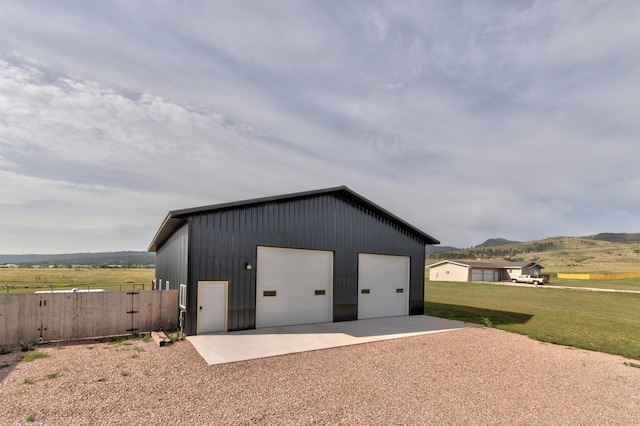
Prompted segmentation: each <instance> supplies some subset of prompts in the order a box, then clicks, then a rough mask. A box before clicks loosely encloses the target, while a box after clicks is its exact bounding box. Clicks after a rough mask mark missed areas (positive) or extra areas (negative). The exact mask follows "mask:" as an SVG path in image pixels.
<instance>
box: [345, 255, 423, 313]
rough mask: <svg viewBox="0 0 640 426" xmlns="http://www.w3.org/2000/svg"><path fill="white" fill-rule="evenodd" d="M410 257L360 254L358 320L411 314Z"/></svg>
mask: <svg viewBox="0 0 640 426" xmlns="http://www.w3.org/2000/svg"><path fill="white" fill-rule="evenodd" d="M410 260H411V259H410V258H409V257H407V256H384V255H378V254H362V253H361V254H359V256H358V319H365V318H381V317H393V316H402V315H408V314H409V265H410Z"/></svg>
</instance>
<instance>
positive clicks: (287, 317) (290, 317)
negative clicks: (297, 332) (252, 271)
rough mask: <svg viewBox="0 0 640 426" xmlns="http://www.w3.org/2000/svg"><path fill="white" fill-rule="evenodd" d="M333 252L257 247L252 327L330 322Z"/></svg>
mask: <svg viewBox="0 0 640 426" xmlns="http://www.w3.org/2000/svg"><path fill="white" fill-rule="evenodd" d="M332 287H333V252H330V251H321V250H299V249H286V248H279V247H258V262H257V270H256V327H257V328H261V327H276V326H280V325H295V324H312V323H318V322H331V321H332V319H333V317H332V309H331V308H332V298H331V293H332V292H331V290H332Z"/></svg>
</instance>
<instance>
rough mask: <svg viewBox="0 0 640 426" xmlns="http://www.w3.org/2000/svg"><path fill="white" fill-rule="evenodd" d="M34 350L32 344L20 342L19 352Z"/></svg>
mask: <svg viewBox="0 0 640 426" xmlns="http://www.w3.org/2000/svg"><path fill="white" fill-rule="evenodd" d="M34 349H35V346H34V344H33V343H25V342H23V341H22V340H21V341H20V352H31V351H32V350H34Z"/></svg>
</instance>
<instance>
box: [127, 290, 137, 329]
mask: <svg viewBox="0 0 640 426" xmlns="http://www.w3.org/2000/svg"><path fill="white" fill-rule="evenodd" d="M127 294H129V295H131V310H129V311H127V315H129V316H130V317H131V327H130V328H128V329H127V330H126V331H127V332H129V333H132V334H133V333H135V332H137V331H138V329H137V328H136V314H137V313H139V312H140V311H139V310H137V309H136V305H137V304H136V302H137V301H138V299H140V298H139V297H136V296H139V295H140V293H139V292H137V291H129V292H127Z"/></svg>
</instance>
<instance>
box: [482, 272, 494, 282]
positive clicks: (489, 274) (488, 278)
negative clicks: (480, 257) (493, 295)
mask: <svg viewBox="0 0 640 426" xmlns="http://www.w3.org/2000/svg"><path fill="white" fill-rule="evenodd" d="M482 281H493V271H491V270H486V269H485V270H484V271H482Z"/></svg>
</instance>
